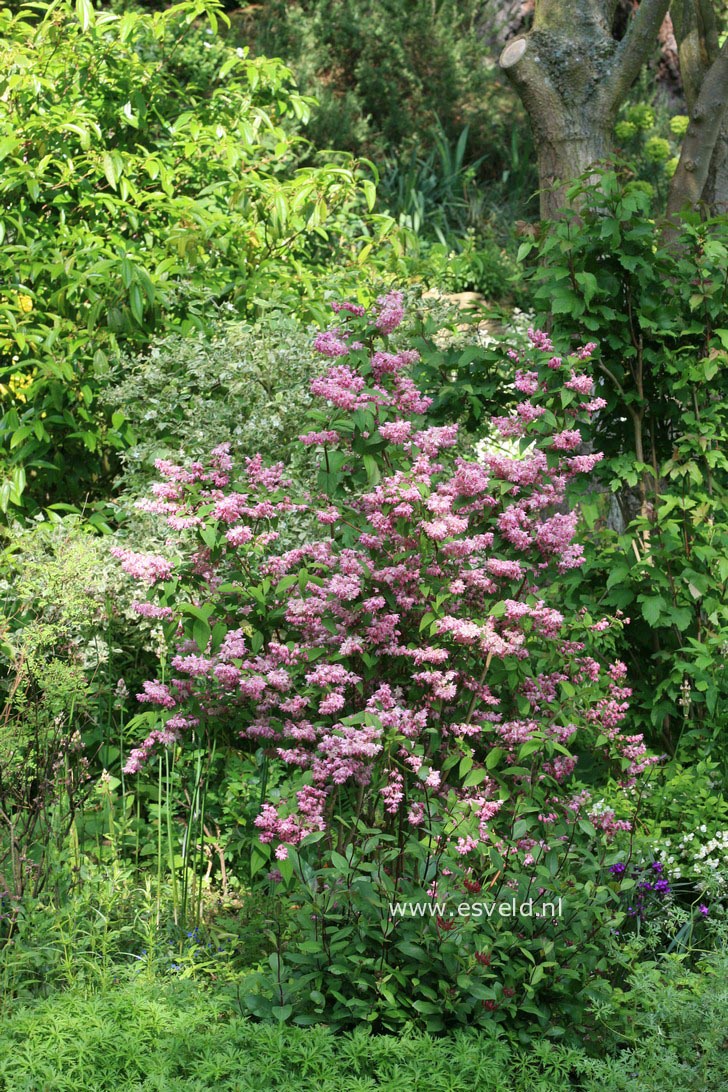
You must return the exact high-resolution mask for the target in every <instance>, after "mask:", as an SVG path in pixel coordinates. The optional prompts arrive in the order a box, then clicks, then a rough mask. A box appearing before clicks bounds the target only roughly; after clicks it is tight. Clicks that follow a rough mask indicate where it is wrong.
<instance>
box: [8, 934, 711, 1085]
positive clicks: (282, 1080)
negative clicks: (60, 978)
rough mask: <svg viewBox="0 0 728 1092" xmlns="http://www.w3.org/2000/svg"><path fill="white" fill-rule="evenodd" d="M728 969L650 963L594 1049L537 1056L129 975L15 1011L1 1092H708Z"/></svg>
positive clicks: (610, 1010) (506, 1045) (478, 1035)
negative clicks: (269, 1016) (310, 1020)
mask: <svg viewBox="0 0 728 1092" xmlns="http://www.w3.org/2000/svg"><path fill="white" fill-rule="evenodd" d="M725 972H726V961H725V957H724V956H722V957H715V958H712V959H710V960H706V961H705V962H704V963H703V965H702V966H701V974H700V975H698V974H696V973H694V972H690V971H688V970H686V969H685V968H684V967H683V966H681V964H680V961H679V960H672V961H663V962H661V963H660V964H656V965H651V966H648V967H646V968H644V969H643V970H641V971H639V972H637V973H636V974H635V975H634V977H633V979H632V981H631V982H630V983H629V986H628V987H627V988H626V989H625V991H624V992H623V993H622V994H620V995H618V996H616V997H615V999H614V1000H613V1002H612V1003H611V1005H610V1006H603V1007H602V1008H601V1010H600V1014H599V1015H600V1019H601V1021H602V1026H603V1031H602V1034H601V1037H597V1040H596V1042H595V1041H594V1040H592V1041H591V1044H590V1047H584V1048H566V1047H563V1046H556V1045H554V1044H552V1043H549V1042H548V1041H542V1042H538V1043H534V1044H533V1045H532V1046H530V1047H528V1048H524V1047H523V1046H520V1045H518V1044H516V1043H513V1042H512V1041H509V1040H508V1039H507V1038H505V1037H504V1036H502V1035H501V1034H499V1033H498V1032H497V1031H496V1030H495V1029H493V1028H486V1029H482V1030H479V1031H478V1032H472V1031H470V1032H468V1031H461V1032H458V1033H455V1034H453V1035H450V1036H447V1037H441V1038H433V1037H432V1036H430V1035H428V1034H426V1033H425V1034H422V1033H416V1032H414V1031H412V1030H411V1029H408V1030H407V1031H405V1032H403V1034H402V1035H400V1036H397V1037H395V1036H389V1035H381V1036H377V1035H372V1034H371V1032H370V1031H369V1029H365V1028H362V1029H358V1030H356V1031H354V1032H352V1033H351V1034H342V1033H337V1034H335V1033H333V1032H332V1031H331V1029H329V1028H325V1027H320V1026H319V1027H311V1028H292V1027H280V1026H276V1025H275V1024H274V1025H272V1026H271V1025H269V1024H255V1023H252V1022H250V1021H249V1020H247V1019H244V1018H241V1016H240V1014H239V1010H238V1009H237V1004H236V1000H235V996H234V993H233V991H228V990H226V989H224V988H223V989H220V988H217V989H215V990H214V991H212V990H210V989H204V988H201V987H200V985H199V984H197V983H195V982H193V981H191V980H180V978H179V976H177V977H175V978H167V979H164V978H161V977H158V976H149V975H147V974H145V973H143V972H142V973H141V974H140V973H137V974H130V973H129V972H128V971H124V970H123V969H121V968H120V967H117V968H116V969H115V976H114V979H113V986H112V985H109V986H108V987H106V988H101V989H96V990H93V991H89V989H88V988H82V987H80V986H76V987H75V988H72V989H70V990H68V991H66V992H55V993H52V994H51V995H50V996H49V997H48V998H46V999H44V1000H37V1001H35V1002H33V1003H29V1002H26V1003H25V1004H22V1005H15V1006H14V1007H13V1009H12V1010H11V1011H10V1012H9V1013H8V1014H7V1015H6V1017H5V1020H4V1023H3V1025H2V1027H0V1089H2V1090H3V1092H20V1090H21V1089H28V1090H31V1089H38V1088H40V1087H52V1088H53V1089H54V1092H78V1089H79V1088H88V1089H91V1088H93V1089H94V1092H112V1090H113V1092H126V1090H128V1092H131V1090H132V1089H137V1090H144V1089H148V1090H149V1092H152V1089H154V1090H156V1092H160V1090H161V1092H181V1090H185V1089H189V1090H190V1092H192V1090H196V1092H197V1090H199V1092H201V1090H202V1089H210V1088H215V1089H219V1090H220V1092H227V1090H229V1092H260V1089H261V1088H266V1089H267V1088H270V1089H273V1090H277V1092H306V1090H308V1089H311V1088H316V1089H317V1092H340V1090H341V1089H342V1088H344V1087H346V1088H347V1089H352V1092H369V1090H374V1089H377V1088H379V1089H387V1090H388V1092H399V1090H401V1092H405V1090H406V1092H466V1090H470V1089H473V1088H479V1089H483V1090H484V1092H500V1090H501V1089H505V1088H507V1089H509V1090H512V1092H564V1089H566V1088H573V1089H578V1090H581V1092H596V1090H597V1089H607V1092H664V1089H666V1088H670V1087H675V1088H681V1089H682V1088H684V1089H687V1090H690V1092H703V1090H704V1089H706V1088H720V1087H722V1085H723V1084H724V1083H725V1080H726V1076H727V1074H726V1066H725V1051H724V1050H723V1049H722V1042H723V1037H724V1035H725V1025H724V1013H725V1004H726V996H725V992H726V991H725V981H726V974H725ZM622 1027H624V1028H626V1029H629V1030H626V1031H625V1032H624V1033H621V1032H620V1031H617V1028H622ZM615 1032H616V1034H615ZM597 1050H598V1053H599V1056H596V1057H595V1056H594V1055H595V1052H596V1051H597ZM41 1082H42V1083H41Z"/></svg>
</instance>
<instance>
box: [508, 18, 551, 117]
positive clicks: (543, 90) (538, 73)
mask: <svg viewBox="0 0 728 1092" xmlns="http://www.w3.org/2000/svg"><path fill="white" fill-rule="evenodd" d="M499 64H500V67H501V68H502V69H503V71H504V72H505V74H506V76H507V77H508V79H509V80H510V81H511V83H512V84H513V85H514V87H515V88H516V90H517V91H518V94H519V95H520V96H521V99H522V101H523V105H524V106H525V107H526V110H527V111H528V114H529V117H530V118H531V124H532V125H534V126H535V127H536V128H538V127H539V126H543V125H544V124H546V125H547V124H548V119H549V118H556V117H560V116H561V113H562V111H563V103H562V102H561V97H560V95H559V93H558V91H557V90H556V88H555V87H554V86H553V84H552V83H551V80H550V79H549V76H548V72H547V71H546V68H545V66H544V65H543V64H542V63H541V61H540V60H539V57H538V53H537V51H536V50H535V49H534V48H533V43H532V42H531V40H530V37H529V35H528V34H522V35H520V36H519V37H518V38H513V39H512V40H511V41H510V42H507V43H506V46H505V48H504V49H503V51H502V53H501V55H500V60H499Z"/></svg>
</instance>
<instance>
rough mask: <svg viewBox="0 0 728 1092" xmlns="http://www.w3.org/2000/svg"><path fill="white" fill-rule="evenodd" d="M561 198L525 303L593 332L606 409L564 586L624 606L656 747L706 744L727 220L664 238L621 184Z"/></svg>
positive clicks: (720, 534) (726, 707)
mask: <svg viewBox="0 0 728 1092" xmlns="http://www.w3.org/2000/svg"><path fill="white" fill-rule="evenodd" d="M571 198H572V199H573V200H575V201H577V202H580V203H581V206H582V207H581V209H580V213H579V216H578V218H577V217H576V215H575V214H574V215H572V216H570V217H568V216H567V217H566V218H565V219H564V220H563V221H562V222H560V223H558V224H555V225H553V226H552V228H551V230H550V231H549V233H548V234H547V235H546V236H545V237H544V240H543V244H542V247H541V256H542V259H543V268H542V271H541V272H540V273H538V274H537V275H536V283H537V288H536V291H535V292H534V300H535V302H536V305H537V307H539V308H541V309H543V310H546V309H548V310H549V311H550V312H551V314H552V316H553V320H552V322H553V328H554V331H555V332H556V333H559V334H560V333H561V332H562V331H563V332H564V333H565V331H566V328H567V326H568V328H569V330H571V329H573V327H574V322H576V324H577V327H578V328H579V330H580V336H581V337H582V338H591V339H593V340H594V341H596V342H597V343H598V346H599V355H598V358H597V360H596V366H595V367H594V379H595V383H596V393H597V394H598V395H600V396H601V397H603V398H604V399H606V401H607V406H606V408H605V410H604V412H603V413H600V414H599V415H598V416H597V417H596V418H595V421H594V428H593V430H592V434H591V442H592V443H593V445H594V448H595V449H596V450H602V451H604V452H605V454H606V458H605V460H604V462H603V464H602V466H601V469H600V468H597V470H596V472H595V479H596V482H597V483H600V484H599V485H597V486H596V489H595V488H592V490H591V491H590V492H589V493H588V494H587V495H585V496H583V497H582V498H581V499H582V502H583V510H584V514H585V518H586V519H587V522H588V523H589V525H590V527H591V528H592V532H593V533H592V538H591V542H592V547H591V551H590V552H589V555H588V561H587V567H586V580H585V579H584V574H580V577H579V581H578V584H577V582H576V581H570V580H565V581H564V582H563V588H564V594H566V596H567V602H569V603H572V604H574V605H583V606H586V607H587V608H588V609H592V606H593V604H594V603H595V602H598V603H599V609H605V608H607V609H611V610H615V609H620V610H622V611H624V613H625V614H627V615H629V616H630V618H631V625H630V627H629V630H628V631H627V632H628V638H629V639H628V642H627V646H626V652H627V655H628V657H629V661H628V662H629V666H630V675H631V679H632V680H633V683H636V691H637V699H638V703H639V707H640V711H641V717H640V719H641V722H642V724H644V725H645V726H646V727H647V729H648V731H649V732H650V733H651V735H652V737H653V738H655V739H657V740H659V741H662V742H663V744H666V745H667V746H668V748H669V749H670V750H674V749H675V748H677V747H678V743H679V741H680V739H681V738H682V741H683V742H684V743H690V744H691V745H694V744H695V743H696V742H697V743H699V744H702V745H705V744H707V743H708V742H710V741H713V742H714V743H715V744H716V746H720V745H719V743H718V732H719V729H720V727H721V726H722V725H723V724H724V723H725V719H726V715H727V714H728V679H727V677H726V673H725V651H726V648H728V644H727V642H728V614H727V613H726V603H727V602H728V595H727V592H728V585H727V583H726V582H727V581H728V561H727V560H726V555H727V553H728V523H726V510H727V508H726V489H727V488H728V478H727V475H726V470H728V462H727V460H726V454H725V452H726V447H727V444H726V440H727V437H726V417H725V407H726V400H727V391H726V385H725V375H726V368H725V362H726V360H727V359H728V309H727V300H726V280H725V264H726V259H727V256H728V221H727V220H726V219H725V218H722V219H717V220H712V221H708V222H701V221H700V220H699V219H697V218H696V217H687V218H686V220H685V222H684V225H683V227H682V230H681V234H680V236H679V238H678V239H677V240H676V241H675V242H674V243H672V244H670V245H667V243H666V242H665V240H664V238H663V237H662V235H661V232H660V226H659V225H656V224H655V223H654V222H653V221H651V220H650V219H649V199H648V197H647V196H646V195H645V194H644V193H643V192H641V191H640V190H639V189H638V188H635V185H634V184H633V183H630V182H627V183H626V184H624V183H623V182H622V181H620V179H619V178H618V177H616V176H615V175H614V174H610V173H604V174H603V175H602V176H601V179H600V181H599V184H598V185H594V184H593V182H589V181H582V182H579V183H577V184H576V185H575V186H574V187H573V189H572V190H571ZM533 245H534V244H531V243H528V244H524V246H523V247H522V251H523V252H524V253H525V252H527V251H528V250H529V249H532V247H533ZM599 490H601V492H600V491H599ZM610 494H611V499H610ZM721 754H722V752H721V751H716V757H720V756H721ZM723 757H725V756H724V755H723Z"/></svg>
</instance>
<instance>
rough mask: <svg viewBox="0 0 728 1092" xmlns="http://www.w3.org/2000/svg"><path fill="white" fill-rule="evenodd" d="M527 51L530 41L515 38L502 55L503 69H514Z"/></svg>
mask: <svg viewBox="0 0 728 1092" xmlns="http://www.w3.org/2000/svg"><path fill="white" fill-rule="evenodd" d="M527 49H528V41H527V39H526V38H514V39H513V41H512V42H508V44H507V45H506V47H505V49H504V50H503V52H502V53H501V55H500V66H501V68H503V69H506V68H512V67H513V65H514V64H518V62H519V61H520V59H521V57H522V56H523V54H524V53H525V52H526V50H527Z"/></svg>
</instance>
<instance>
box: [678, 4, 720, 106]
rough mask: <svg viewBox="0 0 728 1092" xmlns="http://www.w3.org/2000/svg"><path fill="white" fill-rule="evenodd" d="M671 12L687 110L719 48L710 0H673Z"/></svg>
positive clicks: (698, 91) (713, 10)
mask: <svg viewBox="0 0 728 1092" xmlns="http://www.w3.org/2000/svg"><path fill="white" fill-rule="evenodd" d="M670 15H671V16H672V25H673V29H674V31H675V39H676V41H677V48H678V56H679V59H680V75H681V77H682V82H683V88H684V90H685V98H686V99H687V103H688V110H690V111H692V109H693V106H694V105H695V103H696V101H697V98H698V95H699V93H700V86H701V84H702V82H703V79H704V77H705V74H706V72H707V71H708V69H709V68H710V66H711V64H712V63H713V61H714V60H715V59H716V57H717V56H718V52H719V48H720V47H719V44H718V21H717V19H716V16H715V8H714V6H713V0H672V4H671V6H670Z"/></svg>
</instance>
